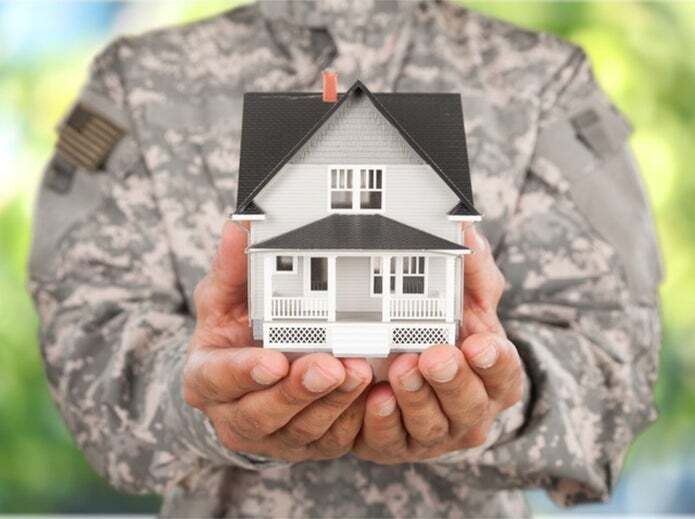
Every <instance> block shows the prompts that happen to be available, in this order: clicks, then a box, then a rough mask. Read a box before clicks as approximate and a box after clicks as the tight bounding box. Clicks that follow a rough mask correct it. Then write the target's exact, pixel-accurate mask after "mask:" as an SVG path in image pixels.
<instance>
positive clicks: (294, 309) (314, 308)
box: [270, 297, 328, 319]
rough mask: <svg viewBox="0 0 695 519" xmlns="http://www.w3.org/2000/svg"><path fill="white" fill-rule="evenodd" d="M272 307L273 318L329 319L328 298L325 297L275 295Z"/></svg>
mask: <svg viewBox="0 0 695 519" xmlns="http://www.w3.org/2000/svg"><path fill="white" fill-rule="evenodd" d="M270 309H271V312H272V316H273V319H327V318H328V299H327V298H325V297H273V298H272V299H271V305H270Z"/></svg>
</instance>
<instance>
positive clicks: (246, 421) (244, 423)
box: [230, 407, 273, 440]
mask: <svg viewBox="0 0 695 519" xmlns="http://www.w3.org/2000/svg"><path fill="white" fill-rule="evenodd" d="M230 425H231V426H232V427H233V428H234V429H235V430H236V431H237V432H238V433H239V434H241V435H242V436H244V437H245V438H248V439H251V440H259V439H262V438H265V437H266V436H268V435H269V434H271V433H272V432H273V431H272V429H271V426H270V424H269V422H268V420H264V419H263V418H262V417H261V416H260V415H259V414H258V413H257V412H255V411H252V410H249V409H247V408H244V407H240V408H237V410H236V413H234V417H233V419H232V420H231V421H230Z"/></svg>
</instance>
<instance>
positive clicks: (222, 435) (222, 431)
mask: <svg viewBox="0 0 695 519" xmlns="http://www.w3.org/2000/svg"><path fill="white" fill-rule="evenodd" d="M214 425H215V432H216V433H217V439H218V440H219V441H220V443H221V444H222V446H223V447H225V448H226V449H228V450H230V451H240V450H247V449H244V448H243V447H245V445H244V444H243V442H242V441H241V438H239V436H238V435H237V433H236V432H235V431H234V429H233V428H232V427H231V426H230V424H229V422H227V421H221V422H217V423H215V424H214Z"/></svg>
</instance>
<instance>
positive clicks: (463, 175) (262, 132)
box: [237, 81, 478, 215]
mask: <svg viewBox="0 0 695 519" xmlns="http://www.w3.org/2000/svg"><path fill="white" fill-rule="evenodd" d="M353 95H354V96H360V95H366V96H367V97H368V98H369V99H370V101H371V102H372V103H373V104H374V106H375V107H376V108H377V109H378V110H379V112H381V114H382V115H383V116H384V117H385V118H386V119H387V120H388V121H389V123H391V124H392V125H393V126H394V128H396V130H398V132H399V133H400V134H401V136H402V137H403V138H404V139H405V141H406V142H407V143H408V145H409V146H410V147H411V148H412V149H413V150H414V151H415V152H416V153H417V154H418V155H419V156H420V157H421V158H422V159H423V160H424V161H425V162H426V163H428V164H429V165H430V166H431V167H432V169H434V170H435V172H437V174H439V176H440V177H441V178H442V179H443V180H444V182H445V183H446V184H447V185H448V186H449V187H450V188H451V189H452V190H453V191H454V192H455V193H456V194H457V195H458V197H459V198H460V199H461V200H462V201H464V202H467V203H466V204H465V205H466V206H467V207H470V208H472V213H471V214H474V215H477V214H478V213H477V211H475V209H473V203H472V198H473V196H472V191H471V183H470V173H469V170H468V157H467V154H466V137H465V132H464V127H463V115H462V112H461V100H460V97H459V96H458V95H457V94H430V93H427V94H425V93H410V94H403V93H383V94H372V93H371V92H370V91H369V90H368V89H367V88H366V87H365V86H364V85H363V84H362V83H361V82H359V81H357V82H355V84H353V86H352V87H351V88H350V89H349V90H348V91H347V92H346V93H345V94H342V95H340V96H339V99H338V101H337V102H336V103H325V102H323V100H322V98H321V95H320V94H318V93H316V94H314V93H247V94H246V95H245V96H244V114H243V121H242V137H241V153H240V160H239V186H238V191H237V211H243V210H244V209H245V208H246V206H247V205H248V204H249V203H251V202H252V201H253V198H254V197H255V196H256V195H257V194H258V192H260V190H261V189H263V187H264V186H265V185H266V184H267V182H268V181H269V180H270V179H271V178H272V177H273V176H274V175H275V174H276V173H277V172H278V171H279V170H280V169H281V168H282V166H283V165H285V164H286V163H287V162H288V161H289V160H290V159H291V158H292V157H293V156H294V154H295V153H297V151H299V150H300V149H301V148H302V146H303V145H304V144H305V143H306V142H307V141H308V140H309V139H310V138H311V136H312V135H314V133H315V132H316V131H318V129H319V128H321V126H323V124H324V123H325V122H326V121H327V120H328V119H329V118H330V117H331V116H332V115H333V114H334V113H335V112H336V111H337V110H338V109H339V107H340V106H341V105H342V104H343V103H344V102H345V100H346V99H348V98H349V97H350V96H353Z"/></svg>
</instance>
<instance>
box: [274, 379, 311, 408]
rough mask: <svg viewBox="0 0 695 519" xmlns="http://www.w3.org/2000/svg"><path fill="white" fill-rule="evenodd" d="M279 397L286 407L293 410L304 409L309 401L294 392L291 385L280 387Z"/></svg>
mask: <svg viewBox="0 0 695 519" xmlns="http://www.w3.org/2000/svg"><path fill="white" fill-rule="evenodd" d="M278 397H279V398H280V401H281V402H282V404H283V405H284V406H287V407H291V408H293V409H295V408H298V407H303V406H304V405H305V404H306V402H307V399H306V398H305V397H304V396H303V395H301V394H299V393H297V392H296V391H294V390H293V388H292V387H291V386H290V385H289V384H280V385H278Z"/></svg>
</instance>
